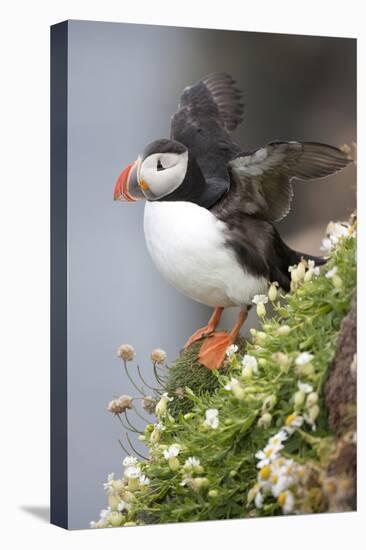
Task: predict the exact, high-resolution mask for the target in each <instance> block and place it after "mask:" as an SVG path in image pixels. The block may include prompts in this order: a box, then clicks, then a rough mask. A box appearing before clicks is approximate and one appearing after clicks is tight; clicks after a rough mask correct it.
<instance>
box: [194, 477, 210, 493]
mask: <svg viewBox="0 0 366 550" xmlns="http://www.w3.org/2000/svg"><path fill="white" fill-rule="evenodd" d="M208 485H209V481H208V479H207V478H206V477H195V478H193V479H192V480H191V487H192V489H193V490H194V491H199V490H200V489H203V488H204V487H207V486H208Z"/></svg>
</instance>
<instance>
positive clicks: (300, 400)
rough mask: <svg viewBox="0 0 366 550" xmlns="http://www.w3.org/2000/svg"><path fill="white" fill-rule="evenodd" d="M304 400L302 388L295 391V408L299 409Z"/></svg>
mask: <svg viewBox="0 0 366 550" xmlns="http://www.w3.org/2000/svg"><path fill="white" fill-rule="evenodd" d="M304 401H305V392H303V391H302V390H299V391H297V392H296V393H295V395H294V404H295V408H296V409H299V408H300V407H301V406H302V405H303V404H304Z"/></svg>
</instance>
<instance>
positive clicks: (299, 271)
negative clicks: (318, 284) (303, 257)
mask: <svg viewBox="0 0 366 550" xmlns="http://www.w3.org/2000/svg"><path fill="white" fill-rule="evenodd" d="M296 274H297V277H298V279H299V281H301V279H303V278H304V275H305V262H304V261H301V262H300V263H299V265H298V266H297V268H296Z"/></svg>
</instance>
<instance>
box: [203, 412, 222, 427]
mask: <svg viewBox="0 0 366 550" xmlns="http://www.w3.org/2000/svg"><path fill="white" fill-rule="evenodd" d="M218 414H219V411H218V410H217V409H207V411H206V413H205V421H204V425H205V426H208V427H209V428H212V429H213V430H216V429H217V428H218V427H219V419H218Z"/></svg>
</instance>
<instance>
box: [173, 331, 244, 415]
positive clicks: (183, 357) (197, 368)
mask: <svg viewBox="0 0 366 550" xmlns="http://www.w3.org/2000/svg"><path fill="white" fill-rule="evenodd" d="M202 342H203V339H201V340H199V341H198V342H195V343H194V344H192V345H191V346H190V347H189V348H188V349H186V350H183V351H182V353H181V354H180V356H179V357H178V358H177V359H176V360H175V361H174V363H172V365H171V367H170V368H169V373H168V377H167V382H166V387H165V391H167V392H168V394H169V395H171V396H174V397H175V399H174V400H173V402H172V403H171V405H170V407H169V411H170V413H171V414H172V415H173V416H177V415H178V413H179V412H182V413H183V414H184V413H187V412H188V411H190V410H191V409H192V407H193V405H194V403H193V402H192V400H191V399H189V398H187V396H186V388H187V387H188V388H189V389H190V390H192V391H193V393H194V394H195V395H197V396H203V395H204V394H208V395H209V394H212V393H213V392H214V391H215V390H216V389H217V388H218V387H219V381H218V378H217V376H216V373H215V372H213V371H211V370H209V369H207V368H206V367H204V366H202V365H201V364H200V363H199V362H198V360H197V357H198V352H199V349H200V347H201V345H202ZM236 344H237V345H238V347H239V353H244V349H245V339H244V338H238V340H237V342H236ZM227 367H228V363H226V364H225V363H224V364H223V366H222V367H221V371H222V372H225V371H226V370H227Z"/></svg>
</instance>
